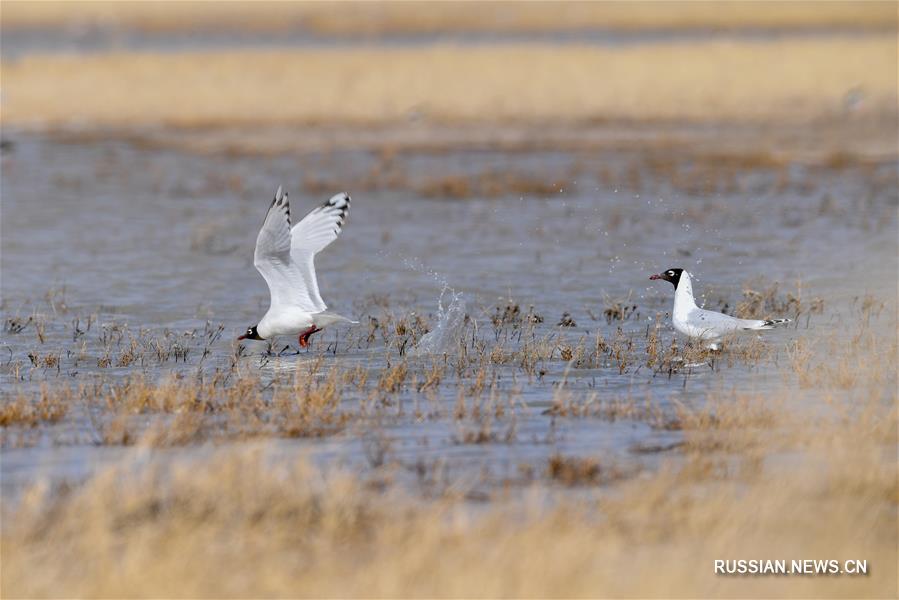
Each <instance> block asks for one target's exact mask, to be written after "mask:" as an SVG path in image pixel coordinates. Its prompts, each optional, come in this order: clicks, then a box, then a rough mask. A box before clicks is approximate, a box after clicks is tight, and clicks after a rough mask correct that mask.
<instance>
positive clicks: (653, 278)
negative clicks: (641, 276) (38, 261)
mask: <svg viewBox="0 0 899 600" xmlns="http://www.w3.org/2000/svg"><path fill="white" fill-rule="evenodd" d="M649 278H650V279H652V280H653V281H655V280H656V279H661V278H662V276H661V275H650V276H649Z"/></svg>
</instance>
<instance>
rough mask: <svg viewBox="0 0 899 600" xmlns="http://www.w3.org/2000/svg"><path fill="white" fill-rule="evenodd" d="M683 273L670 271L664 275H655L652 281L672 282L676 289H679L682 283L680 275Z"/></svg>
mask: <svg viewBox="0 0 899 600" xmlns="http://www.w3.org/2000/svg"><path fill="white" fill-rule="evenodd" d="M683 272H684V270H683V269H668V270H667V271H665V272H664V273H659V274H658V275H653V276H652V277H650V279H664V280H665V281H670V282H671V284H672V285H673V286H674V289H677V284H678V283H679V282H680V274H681V273H683Z"/></svg>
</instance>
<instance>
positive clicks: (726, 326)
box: [687, 308, 773, 335]
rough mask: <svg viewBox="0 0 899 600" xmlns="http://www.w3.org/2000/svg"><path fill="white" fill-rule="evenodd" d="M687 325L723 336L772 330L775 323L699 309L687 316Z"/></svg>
mask: <svg viewBox="0 0 899 600" xmlns="http://www.w3.org/2000/svg"><path fill="white" fill-rule="evenodd" d="M687 323H688V324H689V325H690V326H692V327H695V328H697V329H700V330H704V331H708V332H709V333H714V334H720V335H723V334H725V333H727V332H729V331H737V330H755V329H771V327H770V325H771V324H772V323H773V321H772V322H768V321H761V320H756V319H738V318H736V317H732V316H730V315H725V314H724V313H719V312H714V311H711V310H705V309H702V308H697V309H696V310H694V311H691V312H690V314H689V315H688V316H687Z"/></svg>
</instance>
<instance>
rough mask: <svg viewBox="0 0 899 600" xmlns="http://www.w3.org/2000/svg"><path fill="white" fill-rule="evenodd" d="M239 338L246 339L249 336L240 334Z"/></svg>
mask: <svg viewBox="0 0 899 600" xmlns="http://www.w3.org/2000/svg"><path fill="white" fill-rule="evenodd" d="M237 339H239V340H245V339H247V336H246V335H239V336H237Z"/></svg>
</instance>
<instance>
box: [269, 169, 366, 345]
mask: <svg viewBox="0 0 899 600" xmlns="http://www.w3.org/2000/svg"><path fill="white" fill-rule="evenodd" d="M349 208H350V197H349V195H347V194H337V195H336V196H333V197H332V198H331V199H330V200H328V201H327V202H325V203H324V204H322V205H321V206H318V207H317V208H315V209H313V210H312V211H311V212H310V213H309V214H308V215H306V217H304V218H303V220H302V221H300V222H299V223H297V224H296V225H294V226H293V227H291V226H290V205H289V203H288V201H287V194H286V193H283V192H282V191H281V188H280V187H279V188H278V191H277V193H276V194H275V198H274V200H272V203H271V205H270V206H269V209H268V213H267V214H266V216H265V222H264V223H263V224H262V228H261V229H260V230H259V235H258V237H257V238H256V252H255V254H254V256H253V264H254V265H255V266H256V269H257V270H258V271H259V273H261V274H262V277H263V278H264V279H265V282H266V283H267V284H268V288H269V292H270V294H271V303H270V304H269V308H268V311H267V312H266V313H265V315H264V316H263V317H262V319H261V320H260V321H259V324H258V325H257V326H256V330H257V332H258V334H259V337H261V338H262V339H271V338H273V337H276V336H279V335H297V334H301V333H304V332H308V331H309V330H310V329H313V328H315V329H322V328H324V327H325V326H327V325H331V324H333V323H339V322H348V323H354V322H355V321H351V320H350V319H347V318H346V317H342V316H340V315H337V314H334V313H332V312H328V310H327V308H328V307H327V306H326V305H325V303H324V301H323V300H322V297H321V295H320V294H319V291H318V281H317V280H316V277H315V263H314V259H315V255H316V254H317V253H318V252H320V251H321V250H322V249H323V248H325V247H326V246H327V245H328V244H330V243H331V242H333V241H334V240H335V239H337V236H338V234H339V233H340V231H341V229H342V227H343V223H344V221H345V220H346V215H347V214H348V212H349Z"/></svg>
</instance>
